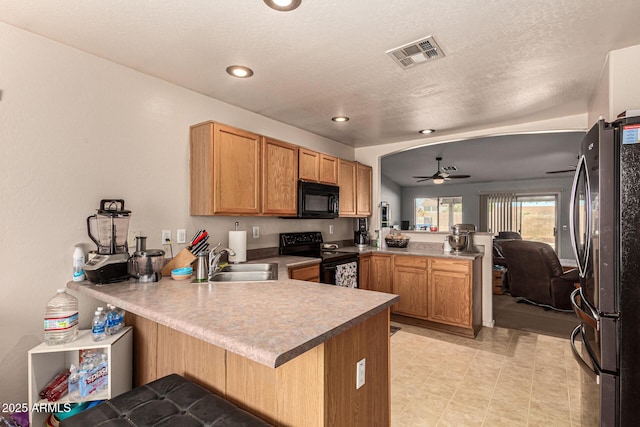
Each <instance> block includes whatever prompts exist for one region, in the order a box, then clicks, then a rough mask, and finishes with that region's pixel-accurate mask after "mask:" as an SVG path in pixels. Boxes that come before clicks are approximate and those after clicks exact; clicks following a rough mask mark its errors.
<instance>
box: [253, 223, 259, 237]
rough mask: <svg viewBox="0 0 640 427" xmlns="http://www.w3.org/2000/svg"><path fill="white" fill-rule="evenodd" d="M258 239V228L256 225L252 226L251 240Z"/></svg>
mask: <svg viewBox="0 0 640 427" xmlns="http://www.w3.org/2000/svg"><path fill="white" fill-rule="evenodd" d="M259 237H260V227H258V226H257V225H254V226H253V238H254V239H257V238H259Z"/></svg>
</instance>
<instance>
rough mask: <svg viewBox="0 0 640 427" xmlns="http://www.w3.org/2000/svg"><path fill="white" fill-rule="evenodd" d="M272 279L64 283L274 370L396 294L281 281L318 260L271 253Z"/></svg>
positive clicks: (368, 314)
mask: <svg viewBox="0 0 640 427" xmlns="http://www.w3.org/2000/svg"><path fill="white" fill-rule="evenodd" d="M259 261H260V262H278V264H279V272H278V277H279V279H278V280H275V281H268V282H226V283H225V282H220V283H214V284H210V283H191V282H189V281H176V280H173V279H171V278H163V279H162V280H160V281H159V282H153V283H135V282H133V281H127V282H121V283H114V284H108V285H96V284H93V283H91V282H89V281H84V282H69V283H67V287H68V288H69V289H72V290H74V291H76V292H79V293H81V294H85V295H88V296H90V297H93V298H95V299H98V300H100V301H103V302H105V303H111V304H115V305H116V306H118V307H121V308H123V309H124V310H126V311H129V312H131V313H134V314H136V315H139V316H142V317H145V318H147V319H150V320H152V321H155V322H158V323H160V324H162V325H165V326H168V327H170V328H173V329H175V330H177V331H180V332H182V333H185V334H187V335H190V336H193V337H195V338H198V339H201V340H203V341H206V342H208V343H211V344H213V345H216V346H218V347H221V348H224V349H226V350H228V351H231V352H233V353H236V354H239V355H241V356H244V357H247V358H248V359H251V360H254V361H256V362H259V363H262V364H264V365H267V366H269V367H274V368H275V367H278V366H280V365H282V364H283V363H285V362H287V361H289V360H291V359H293V358H295V357H296V356H299V355H300V354H302V353H304V352H306V351H308V350H310V349H312V348H314V347H316V346H317V345H319V344H321V343H322V342H324V341H327V340H328V339H330V338H332V337H334V336H336V335H339V334H340V333H342V332H344V331H346V330H347V329H349V328H351V327H353V326H355V325H357V324H358V323H360V322H362V321H364V320H366V319H368V318H369V317H372V316H373V315H375V314H377V313H379V312H381V311H383V310H385V309H387V308H388V307H390V306H391V305H392V304H394V303H395V302H396V301H397V300H398V299H399V297H398V296H397V295H392V294H385V293H380V292H373V291H366V290H361V289H350V288H344V287H339V286H333V285H325V284H318V283H311V282H304V281H300V280H292V279H288V271H287V269H288V268H289V267H296V266H304V265H310V264H316V263H319V262H320V260H319V259H318V258H303V257H287V256H282V257H273V258H265V259H261V260H259Z"/></svg>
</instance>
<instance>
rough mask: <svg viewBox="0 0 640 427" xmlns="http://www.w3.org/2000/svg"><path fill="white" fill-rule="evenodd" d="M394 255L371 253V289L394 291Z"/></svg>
mask: <svg viewBox="0 0 640 427" xmlns="http://www.w3.org/2000/svg"><path fill="white" fill-rule="evenodd" d="M392 267H393V256H392V255H386V254H385V255H383V254H373V255H371V265H370V269H369V287H368V289H369V290H371V291H378V292H387V293H392V289H393V288H392V280H393V269H392Z"/></svg>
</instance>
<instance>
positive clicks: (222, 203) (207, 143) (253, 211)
mask: <svg viewBox="0 0 640 427" xmlns="http://www.w3.org/2000/svg"><path fill="white" fill-rule="evenodd" d="M260 151H261V137H260V135H257V134H254V133H250V132H247V131H244V130H241V129H235V128H232V127H230V126H226V125H222V124H219V123H214V122H206V123H201V124H199V125H194V126H192V127H191V155H190V174H191V177H190V179H191V198H190V212H191V215H216V214H218V215H257V214H259V213H260Z"/></svg>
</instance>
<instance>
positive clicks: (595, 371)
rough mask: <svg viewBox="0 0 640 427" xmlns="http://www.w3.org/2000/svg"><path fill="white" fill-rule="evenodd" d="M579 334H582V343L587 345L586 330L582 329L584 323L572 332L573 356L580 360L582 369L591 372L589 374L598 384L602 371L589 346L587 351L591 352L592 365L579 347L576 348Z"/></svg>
mask: <svg viewBox="0 0 640 427" xmlns="http://www.w3.org/2000/svg"><path fill="white" fill-rule="evenodd" d="M578 334H580V335H581V340H582V345H583V346H586V345H587V344H586V340H585V339H584V332H583V330H582V325H578V326H576V328H575V329H574V330H573V332H571V351H572V352H573V357H574V358H575V359H576V361H577V362H578V364H579V365H580V367H581V368H582V369H584V370H585V372H586V373H587V374H589V376H590V377H591V378H593V379H594V380H596V383H597V384H600V371H599V370H598V368H597V365H596V363H595V362H594V361H593V357H592V356H591V353H590V352H589V347H588V346H587V352H589V358H590V359H591V365H589V363H587V362H586V361H585V360H584V359H583V358H582V356H581V355H580V353H579V352H578V349H577V348H576V337H577V336H578Z"/></svg>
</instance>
